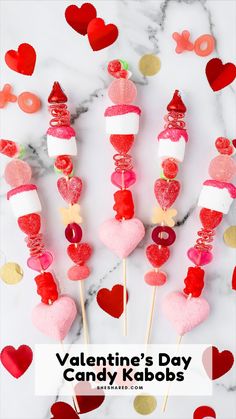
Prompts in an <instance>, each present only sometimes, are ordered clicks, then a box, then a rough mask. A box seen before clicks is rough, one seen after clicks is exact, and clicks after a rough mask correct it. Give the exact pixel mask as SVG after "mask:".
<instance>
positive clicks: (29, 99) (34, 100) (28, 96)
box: [17, 92, 41, 113]
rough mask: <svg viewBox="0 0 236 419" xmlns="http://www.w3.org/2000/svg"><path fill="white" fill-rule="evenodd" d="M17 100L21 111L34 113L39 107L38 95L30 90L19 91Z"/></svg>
mask: <svg viewBox="0 0 236 419" xmlns="http://www.w3.org/2000/svg"><path fill="white" fill-rule="evenodd" d="M17 102H18V105H19V107H20V108H21V109H22V111H24V112H26V113H34V112H37V111H38V110H39V109H40V108H41V101H40V99H39V97H38V96H36V95H34V94H33V93H30V92H24V93H21V94H20V95H19V96H18V98H17Z"/></svg>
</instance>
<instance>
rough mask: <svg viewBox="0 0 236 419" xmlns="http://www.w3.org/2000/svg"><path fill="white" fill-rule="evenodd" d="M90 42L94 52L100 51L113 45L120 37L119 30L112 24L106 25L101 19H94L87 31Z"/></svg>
mask: <svg viewBox="0 0 236 419" xmlns="http://www.w3.org/2000/svg"><path fill="white" fill-rule="evenodd" d="M87 33H88V40H89V43H90V45H91V48H92V49H93V51H99V50H101V49H103V48H106V47H108V46H109V45H111V44H113V43H114V42H115V41H116V39H117V37H118V34H119V32H118V29H117V26H116V25H113V24H112V23H110V24H108V25H105V23H104V20H103V19H101V18H95V19H92V20H91V22H90V23H89V25H88V29H87Z"/></svg>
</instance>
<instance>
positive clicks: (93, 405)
mask: <svg viewBox="0 0 236 419" xmlns="http://www.w3.org/2000/svg"><path fill="white" fill-rule="evenodd" d="M74 390H75V394H76V398H77V400H78V405H79V413H81V414H83V413H87V412H91V411H92V410H95V409H97V408H98V407H99V406H101V404H102V403H103V402H104V400H105V395H104V392H103V390H98V389H96V388H94V389H93V388H92V387H91V385H90V383H88V382H86V381H85V382H82V383H78V384H77V385H76V386H75V389H74ZM66 419H67V418H66Z"/></svg>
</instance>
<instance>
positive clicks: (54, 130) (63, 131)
mask: <svg viewBox="0 0 236 419" xmlns="http://www.w3.org/2000/svg"><path fill="white" fill-rule="evenodd" d="M47 134H48V135H51V136H52V137H57V138H64V139H65V140H69V139H70V138H71V137H75V130H74V129H73V128H72V127H65V126H61V127H50V128H48V130H47Z"/></svg>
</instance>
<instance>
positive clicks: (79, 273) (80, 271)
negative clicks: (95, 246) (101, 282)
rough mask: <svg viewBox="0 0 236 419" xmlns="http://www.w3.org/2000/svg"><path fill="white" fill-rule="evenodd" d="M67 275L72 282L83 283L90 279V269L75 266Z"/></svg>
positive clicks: (85, 266) (84, 266) (83, 266)
mask: <svg viewBox="0 0 236 419" xmlns="http://www.w3.org/2000/svg"><path fill="white" fill-rule="evenodd" d="M67 275H68V278H69V279H70V280H71V281H81V280H83V279H86V278H88V276H89V275H90V269H89V267H88V266H87V265H74V266H71V268H70V269H69V270H68V272H67Z"/></svg>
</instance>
